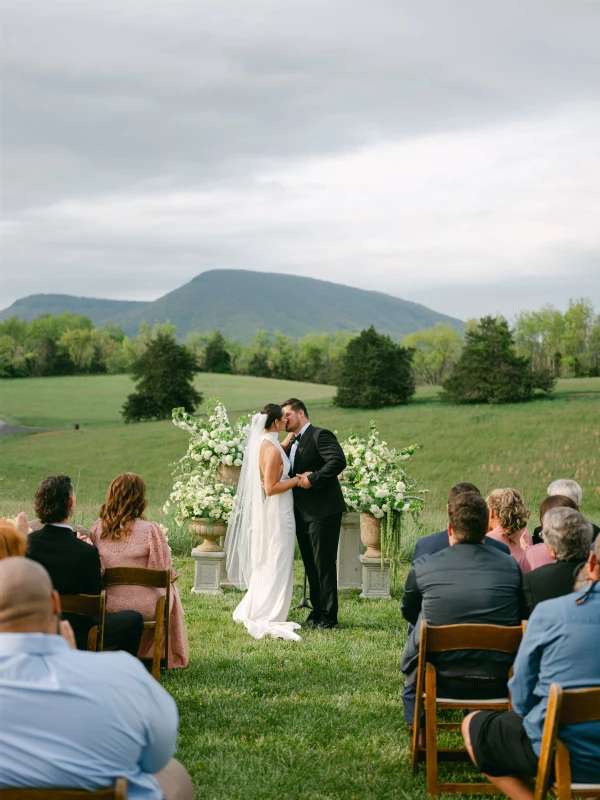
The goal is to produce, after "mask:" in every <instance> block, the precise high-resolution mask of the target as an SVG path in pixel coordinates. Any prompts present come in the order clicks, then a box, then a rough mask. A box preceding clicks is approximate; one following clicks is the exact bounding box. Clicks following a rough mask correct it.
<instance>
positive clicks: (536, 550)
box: [519, 494, 579, 574]
mask: <svg viewBox="0 0 600 800" xmlns="http://www.w3.org/2000/svg"><path fill="white" fill-rule="evenodd" d="M551 508H573V509H575V511H578V510H579V509H578V506H577V503H575V501H574V500H572V499H571V498H570V497H567V495H566V494H554V495H548V497H545V498H544V499H543V500H542V503H541V505H540V522H541V523H542V527H543V525H544V516H545V515H546V512H547V511H550V509H551ZM535 530H536V531H539V533H540V534H541V532H542V528H541V527H537V528H536V529H535ZM534 534H535V532H534ZM532 539H533V540H534V542H535V540H536V539H537V540H538V541H539V544H533V545H529V544H527V543H526V542H524V541H523V542H521V548H522V549H523V555H522V556H521V560H520V561H519V566H520V567H521V571H522V572H523V574H525V573H526V572H531V570H532V569H537V568H538V567H545V566H546V564H554V559H553V558H552V556H551V555H550V551H549V550H548V548H547V547H546V545H545V544H544V540H543V539H542V537H541V535H540V536H537V537H536V536H535V535H534V536H532Z"/></svg>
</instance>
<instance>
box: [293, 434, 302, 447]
mask: <svg viewBox="0 0 600 800" xmlns="http://www.w3.org/2000/svg"><path fill="white" fill-rule="evenodd" d="M301 438H302V434H301V433H297V434H296V435H295V436H292V441H291V443H290V447H291V446H292V445H293V444H294V443H295V442H299V441H300V439H301Z"/></svg>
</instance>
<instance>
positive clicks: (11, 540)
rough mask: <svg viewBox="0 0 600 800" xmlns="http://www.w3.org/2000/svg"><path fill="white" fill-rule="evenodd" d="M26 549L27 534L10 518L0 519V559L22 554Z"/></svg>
mask: <svg viewBox="0 0 600 800" xmlns="http://www.w3.org/2000/svg"><path fill="white" fill-rule="evenodd" d="M26 550H27V534H25V536H23V534H22V533H21V532H20V531H19V529H18V528H17V526H16V524H15V523H14V522H13V521H12V519H0V559H1V558H10V557H11V556H24V555H25V551H26Z"/></svg>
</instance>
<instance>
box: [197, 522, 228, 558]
mask: <svg viewBox="0 0 600 800" xmlns="http://www.w3.org/2000/svg"><path fill="white" fill-rule="evenodd" d="M188 527H189V529H190V532H191V533H193V534H194V535H195V536H201V537H202V539H203V540H204V541H203V542H202V544H201V545H200V547H198V548H195V549H197V550H198V551H199V552H201V553H222V552H223V548H222V547H221V545H220V544H219V543H218V542H217V539H220V538H221V537H224V536H225V533H226V532H227V523H226V522H223V520H221V519H216V520H213V519H205V518H202V519H199V518H194V519H191V520H190V521H189V523H188Z"/></svg>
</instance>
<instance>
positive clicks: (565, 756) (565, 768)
mask: <svg viewBox="0 0 600 800" xmlns="http://www.w3.org/2000/svg"><path fill="white" fill-rule="evenodd" d="M554 765H555V770H556V788H557V795H558V799H559V800H571V798H572V797H573V795H572V794H571V762H570V759H569V751H568V750H567V748H566V747H565V746H564V744H563V743H562V742H561V741H560V739H557V740H556V755H555V757H554Z"/></svg>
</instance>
